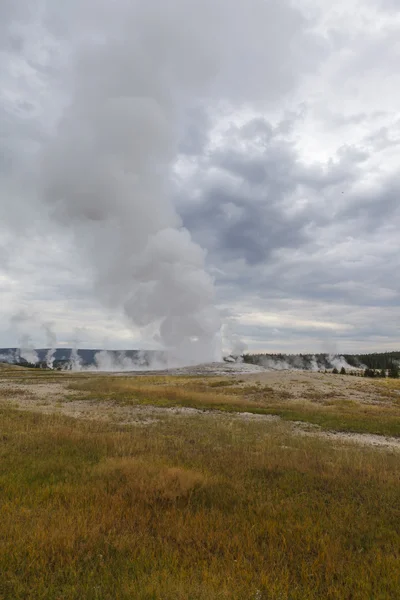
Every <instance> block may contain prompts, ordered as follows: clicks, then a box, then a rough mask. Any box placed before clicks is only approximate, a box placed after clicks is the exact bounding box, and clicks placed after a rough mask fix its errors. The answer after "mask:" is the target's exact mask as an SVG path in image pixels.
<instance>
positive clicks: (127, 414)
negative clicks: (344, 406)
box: [0, 372, 400, 451]
mask: <svg viewBox="0 0 400 600" xmlns="http://www.w3.org/2000/svg"><path fill="white" fill-rule="evenodd" d="M238 377H240V378H241V379H242V380H243V384H244V385H247V384H251V385H253V384H254V383H257V381H259V382H260V383H262V384H264V385H269V386H271V387H272V388H273V389H276V390H280V391H288V392H289V391H290V393H291V394H292V396H293V397H295V398H296V399H299V398H303V397H304V395H305V394H306V393H308V392H307V391H306V392H305V391H304V389H306V390H309V388H310V386H312V392H310V393H313V394H322V395H323V394H324V393H329V394H331V393H332V387H333V386H334V391H335V397H338V398H340V397H342V394H341V393H340V392H342V393H343V397H346V398H349V394H353V395H355V396H356V397H357V399H358V400H359V401H360V397H362V399H363V401H364V402H368V403H369V402H374V401H375V398H376V397H377V393H376V391H375V388H374V387H373V386H371V384H370V382H369V381H364V380H363V379H358V378H354V379H355V381H354V382H353V381H351V386H350V390H349V385H348V379H350V378H340V377H337V378H336V377H335V376H331V375H323V374H318V373H299V372H286V373H282V372H280V373H277V372H272V373H271V372H268V373H257V374H252V375H248V374H246V375H244V374H241V375H240V376H238ZM343 382H344V383H343ZM346 382H347V387H346ZM67 385H68V379H66V380H65V381H64V382H63V381H60V382H59V381H57V382H43V383H36V382H35V383H34V384H30V383H19V382H17V381H12V380H0V394H1V395H0V406H1V405H3V406H10V407H15V408H17V409H18V410H23V411H34V412H40V413H42V414H59V415H64V416H67V417H72V418H75V419H85V420H93V421H101V422H107V423H115V424H120V425H150V424H151V423H155V422H157V421H160V420H161V419H163V418H165V417H168V416H169V417H179V416H199V417H203V418H204V417H209V416H210V415H212V416H213V417H215V418H218V419H225V420H227V419H228V420H238V419H240V420H248V421H264V422H273V421H275V422H278V421H280V420H281V419H280V417H277V416H273V415H255V414H252V413H226V412H220V411H203V410H198V409H194V408H185V407H174V408H161V407H156V406H129V405H128V406H123V405H118V404H116V403H112V402H106V401H102V402H97V401H95V400H83V399H80V397H81V393H80V392H73V391H71V390H68V389H67V388H66V386H67ZM336 394H338V395H336ZM66 398H68V399H66ZM285 423H286V424H290V422H289V421H285ZM291 429H292V432H293V433H295V434H298V435H304V436H312V437H319V438H323V439H328V440H331V441H334V442H337V443H349V442H350V443H353V444H357V445H363V446H369V447H373V448H382V449H388V450H396V451H400V439H399V438H393V437H386V436H381V435H372V434H361V433H342V432H333V431H323V430H321V429H320V428H319V427H318V426H316V425H310V424H307V423H303V422H292V423H291Z"/></svg>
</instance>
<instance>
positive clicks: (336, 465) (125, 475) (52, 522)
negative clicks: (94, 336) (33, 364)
mask: <svg viewBox="0 0 400 600" xmlns="http://www.w3.org/2000/svg"><path fill="white" fill-rule="evenodd" d="M299 377H300V376H299V375H293V377H292V379H290V381H287V382H286V383H285V374H282V378H281V379H279V377H278V376H277V377H276V378H275V379H272V380H270V381H269V382H267V383H266V382H265V380H261V381H257V380H256V379H255V378H251V377H250V378H245V377H244V378H240V377H236V378H233V377H230V378H229V377H209V378H201V377H198V376H196V377H190V376H188V377H168V376H144V377H142V376H140V377H129V376H122V377H121V376H110V375H91V374H85V373H83V374H76V375H75V374H67V375H65V374H58V373H51V372H48V371H43V372H33V371H28V370H23V369H13V368H4V369H2V370H1V371H0V383H1V385H0V550H1V551H0V598H1V599H2V600H22V599H23V600H25V599H32V600H33V599H35V600H61V599H62V600H72V599H74V600H75V599H78V598H79V599H81V598H85V599H88V600H92V599H93V600H94V599H96V600H106V599H107V600H114V599H121V600H125V599H128V598H129V599H132V598H135V599H136V598H137V599H139V600H150V599H152V600H153V599H157V600H158V599H160V600H161V599H162V600H172V599H174V600H187V599H190V600H206V599H207V600H208V599H211V600H212V599H228V598H229V599H230V598H232V599H239V600H242V599H246V600H247V599H248V600H314V599H315V600H317V599H318V600H319V599H321V598H324V599H329V600H330V599H332V600H333V599H335V600H336V599H337V600H350V599H352V600H364V599H365V600H367V599H368V600H384V599H385V600H386V599H393V598H398V597H399V590H400V518H399V517H400V509H399V507H400V485H399V483H400V481H399V479H400V478H399V473H400V469H399V467H400V452H399V451H398V449H393V448H390V447H387V448H375V447H372V446H371V447H370V446H368V444H366V445H359V444H356V443H351V442H349V441H346V440H341V439H340V437H338V439H337V440H336V439H335V440H334V441H333V440H331V439H325V438H323V437H321V436H317V435H315V436H313V435H300V434H299V431H297V429H296V427H297V425H296V426H295V425H294V424H293V421H296V422H297V421H300V423H303V424H306V425H307V424H308V425H310V424H311V426H314V427H317V426H318V429H317V430H318V431H321V432H324V431H337V432H340V431H344V432H349V431H350V432H352V431H354V432H358V433H359V434H368V433H371V432H373V433H375V434H381V435H382V434H384V435H392V436H394V438H396V437H397V436H399V435H400V431H399V430H398V422H399V413H400V407H399V403H398V389H397V382H391V383H390V384H388V383H387V382H379V384H378V383H375V382H367V383H366V384H364V382H361V383H359V382H354V381H353V378H347V379H345V378H343V379H341V380H340V383H339V379H338V380H334V379H333V377H330V378H329V377H328V376H325V378H322V379H321V378H319V379H318V378H314V379H313V378H312V377H302V376H301V377H300V379H299ZM286 379H287V378H286ZM296 381H297V384H296ZM286 384H287V385H286ZM296 385H297V387H296ZM354 386H356V387H354ZM346 389H348V390H349V391H348V396H349V397H348V398H347V397H346V394H345V392H344V390H346ZM74 403H79V406H81V405H87V406H88V407H89V406H90V407H91V411H92V412H90V414H89V413H87V414H88V415H89V416H88V417H87V418H77V417H75V418H72V417H71V416H67V412H66V411H67V410H70V409H71V407H73V406H74ZM101 406H104V407H105V408H106V410H107V411H108V410H109V407H110V406H112V407H113V410H110V411H109V413H110V418H109V419H102V420H100V419H99V418H97V417H96V414H97V413H96V410H97V409H99V410H100V408H101ZM146 407H149V408H150V407H156V408H157V410H158V412H157V413H154V414H153V413H151V416H152V418H150V419H148V420H147V421H146V420H145V421H143V422H142V423H129V422H127V420H126V414H127V411H129V410H132V411H133V410H136V409H138V410H139V409H140V410H141V411H142V410H147V409H146ZM171 407H179V409H180V410H181V409H185V408H189V409H190V408H191V409H193V408H195V409H197V412H194V411H193V412H191V411H190V410H189V411H186V412H185V410H181V412H179V413H176V414H175V413H173V412H171V410H170V408H171ZM120 409H121V411H122V410H123V411H124V412H123V415H124V420H121V419H119V418H118V414H119V413H118V410H120ZM101 414H103V413H101ZM121 414H122V413H121ZM154 415H156V416H155V417H154ZM268 415H272V416H275V417H277V416H279V417H281V418H280V419H276V418H275V419H270V418H268ZM299 417H300V419H299Z"/></svg>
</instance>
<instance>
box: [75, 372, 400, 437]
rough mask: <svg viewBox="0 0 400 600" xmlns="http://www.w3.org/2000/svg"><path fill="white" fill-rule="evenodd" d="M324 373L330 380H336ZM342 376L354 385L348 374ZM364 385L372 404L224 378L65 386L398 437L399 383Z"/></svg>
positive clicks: (124, 400) (92, 396)
mask: <svg viewBox="0 0 400 600" xmlns="http://www.w3.org/2000/svg"><path fill="white" fill-rule="evenodd" d="M328 377H329V376H328ZM330 377H331V379H332V381H335V377H338V378H340V376H334V375H331V376H330ZM345 379H347V381H348V382H349V385H354V378H352V377H347V378H345ZM356 383H357V382H356ZM370 388H371V389H372V390H373V392H374V394H375V398H374V402H373V403H365V402H357V401H355V400H352V399H348V398H347V397H346V396H343V397H342V396H337V394H336V393H335V391H334V390H333V391H331V392H328V393H326V394H322V393H318V392H315V390H313V389H312V388H311V389H310V390H307V391H306V392H305V393H304V397H303V398H301V399H300V400H299V399H298V398H295V397H292V395H291V393H290V392H289V391H287V390H282V389H274V388H271V387H270V386H269V385H263V384H254V385H243V382H242V380H239V381H238V380H237V379H226V378H225V379H221V378H202V379H200V378H198V377H188V378H182V377H156V376H152V377H120V376H118V377H117V376H115V377H112V376H107V377H104V376H103V377H101V376H100V377H93V376H92V377H86V378H81V379H80V380H78V381H74V382H72V383H70V385H69V389H71V390H74V391H81V392H83V393H85V397H86V398H87V399H89V400H96V401H99V402H101V401H102V400H107V401H112V402H114V403H119V404H128V405H129V404H131V405H138V404H144V405H146V404H147V405H152V406H163V407H172V406H185V407H189V408H197V409H203V410H220V411H226V412H250V413H254V414H269V415H276V416H280V417H281V418H283V419H286V420H289V421H302V422H305V423H311V424H314V425H318V426H320V427H322V428H323V429H325V430H330V431H343V432H355V433H372V434H377V435H388V436H394V437H400V395H399V392H400V382H396V381H395V382H393V381H387V382H385V381H382V382H381V381H380V382H378V383H371V384H370Z"/></svg>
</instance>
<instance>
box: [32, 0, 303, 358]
mask: <svg viewBox="0 0 400 600" xmlns="http://www.w3.org/2000/svg"><path fill="white" fill-rule="evenodd" d="M73 4H74V3H73ZM74 5H75V4H74ZM79 6H82V8H81V15H80V18H79V19H78V20H79V25H76V27H77V31H78V36H80V37H81V39H85V40H86V41H85V42H84V43H83V44H82V45H81V47H80V48H79V51H78V52H77V53H76V56H75V61H74V65H75V66H74V67H73V69H72V71H71V77H70V78H67V79H66V82H65V83H66V85H67V86H68V83H69V82H71V93H70V101H69V104H68V106H67V108H66V110H65V112H64V114H63V117H62V119H61V120H60V123H59V126H58V129H57V131H56V133H55V135H54V138H53V140H52V141H51V142H50V143H49V145H48V147H47V150H46V152H45V153H44V160H43V188H44V196H45V198H46V200H47V201H48V203H49V204H50V206H51V210H52V213H53V216H54V217H55V218H56V219H57V220H58V221H59V222H60V223H62V224H64V225H66V226H68V227H69V228H71V230H72V231H73V232H74V236H75V241H76V245H77V247H78V248H79V249H80V251H81V256H82V257H83V258H84V260H85V261H86V264H87V265H89V266H91V268H92V269H93V276H94V280H95V289H96V291H97V294H98V296H99V297H100V298H101V300H102V301H103V302H104V303H105V304H107V305H108V306H109V307H111V308H115V309H118V310H119V309H121V308H122V309H123V311H124V313H125V315H126V316H127V317H128V318H129V319H130V321H131V322H132V323H133V324H135V325H136V326H139V327H146V328H147V331H148V330H152V331H153V335H154V338H155V339H156V341H158V342H159V343H160V344H161V345H162V346H163V347H165V348H167V349H168V350H169V354H170V356H171V358H172V360H173V362H176V360H179V359H182V360H183V362H200V361H206V360H213V359H218V358H219V357H220V348H219V330H220V320H219V317H218V314H217V311H216V310H215V308H214V286H213V281H212V278H211V277H210V276H209V275H208V273H207V271H206V269H205V252H204V251H203V249H201V248H200V247H199V246H198V245H197V244H195V243H194V242H193V240H192V239H191V236H190V233H189V232H188V231H187V230H186V229H184V228H183V227H182V223H181V220H180V218H179V216H178V214H177V212H176V210H175V207H174V204H173V202H172V201H171V196H172V193H171V189H170V184H171V183H170V182H171V173H172V167H173V164H174V161H175V159H176V156H177V153H178V145H179V141H180V138H181V137H182V130H183V128H184V123H185V119H186V118H187V115H188V114H189V113H190V111H191V109H192V108H193V107H196V106H197V104H198V102H199V101H200V102H201V101H207V102H209V103H210V104H211V105H212V106H214V108H216V107H218V102H220V101H222V102H226V100H228V101H229V102H232V101H233V102H236V103H241V102H246V101H247V100H248V99H249V98H251V100H252V101H253V100H255V101H257V100H260V98H262V102H264V101H265V100H266V101H268V100H271V99H274V98H275V97H277V96H279V95H281V94H282V92H284V91H286V90H287V89H289V88H290V87H291V84H292V82H293V80H295V79H296V74H295V69H293V70H292V69H291V68H290V67H289V65H291V64H292V63H291V61H290V60H286V59H285V60H282V61H281V64H280V65H279V66H277V61H276V57H275V54H279V55H282V56H283V55H284V56H286V57H288V56H289V55H290V54H294V53H296V56H297V55H298V56H301V54H299V53H298V52H296V50H293V49H294V48H295V47H296V44H297V45H298V47H300V48H301V47H302V43H303V41H304V40H306V37H305V21H304V19H303V17H301V15H300V14H299V13H297V12H296V10H295V9H293V8H292V6H291V4H290V3H289V2H284V1H282V2H281V1H279V2H278V1H277V0H268V1H265V0H250V2H247V1H245V0H238V1H237V2H231V1H230V0H220V1H219V2H215V0H202V1H199V0H171V1H169V2H164V1H161V0H160V1H157V0H149V1H147V2H142V1H141V0H130V1H129V2H127V1H126V0H116V1H115V2H113V3H106V2H97V1H96V2H91V0H82V2H81V3H80V5H79ZM91 9H93V10H91ZM88 15H90V18H88ZM81 23H83V25H81ZM105 23H106V24H105ZM80 27H82V30H80ZM86 27H87V30H86V29H85V28H86ZM276 28H278V29H279V31H280V33H279V35H278V36H277V35H276V33H275V29H276ZM82 33H83V35H82ZM288 42H289V43H288ZM306 43H308V42H307V40H306ZM295 62H296V61H295ZM295 62H294V63H293V64H295ZM249 64H252V65H253V66H254V69H252V72H253V71H254V73H253V75H252V77H251V78H250V77H249V69H248V66H249ZM243 77H245V80H241V78H243ZM221 90H224V92H223V94H222V93H221Z"/></svg>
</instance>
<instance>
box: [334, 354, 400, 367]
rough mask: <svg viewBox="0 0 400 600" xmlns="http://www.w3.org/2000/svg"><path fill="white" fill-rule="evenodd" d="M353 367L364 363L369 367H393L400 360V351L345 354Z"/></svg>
mask: <svg viewBox="0 0 400 600" xmlns="http://www.w3.org/2000/svg"><path fill="white" fill-rule="evenodd" d="M343 357H344V358H345V360H346V362H347V363H348V364H349V365H351V366H352V367H356V366H358V365H360V363H361V364H362V365H364V366H365V367H367V368H369V369H392V368H393V367H394V366H397V365H398V363H399V361H400V352H374V353H373V354H344V355H343Z"/></svg>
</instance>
